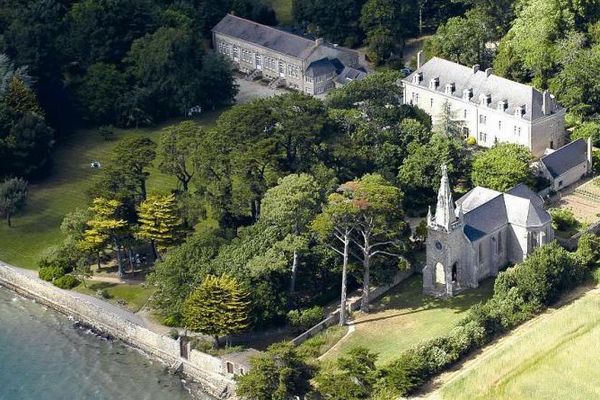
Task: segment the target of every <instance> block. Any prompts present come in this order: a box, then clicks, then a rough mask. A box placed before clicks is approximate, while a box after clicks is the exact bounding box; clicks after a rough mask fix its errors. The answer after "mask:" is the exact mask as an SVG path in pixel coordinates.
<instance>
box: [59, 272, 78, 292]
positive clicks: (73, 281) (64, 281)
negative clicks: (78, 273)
mask: <svg viewBox="0 0 600 400" xmlns="http://www.w3.org/2000/svg"><path fill="white" fill-rule="evenodd" d="M54 285H55V286H57V287H59V288H61V289H73V288H74V287H75V286H77V285H79V281H78V280H77V278H75V277H74V276H73V275H64V276H61V277H60V278H58V279H55V280H54Z"/></svg>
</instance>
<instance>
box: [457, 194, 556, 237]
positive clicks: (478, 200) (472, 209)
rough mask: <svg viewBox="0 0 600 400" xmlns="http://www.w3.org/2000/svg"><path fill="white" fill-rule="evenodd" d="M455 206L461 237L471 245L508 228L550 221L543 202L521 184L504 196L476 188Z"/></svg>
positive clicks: (535, 225) (542, 223)
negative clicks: (460, 221) (461, 225)
mask: <svg viewBox="0 0 600 400" xmlns="http://www.w3.org/2000/svg"><path fill="white" fill-rule="evenodd" d="M456 206H457V207H456V210H457V213H458V212H459V210H460V209H462V212H463V215H464V222H465V226H464V233H465V235H466V236H467V238H468V239H469V240H470V241H471V242H474V241H477V240H479V239H481V238H482V237H484V236H486V235H488V234H490V233H493V232H495V231H496V230H498V229H500V228H502V227H503V226H505V225H508V224H515V225H519V226H524V227H539V226H543V225H545V224H547V223H548V222H550V221H551V217H550V214H548V212H547V211H546V210H545V209H544V202H543V200H542V199H541V198H540V197H539V196H538V195H537V194H536V193H534V192H533V191H531V189H529V188H528V187H527V186H525V185H523V184H519V185H517V186H515V187H514V188H512V189H511V190H509V191H508V192H506V193H501V192H498V191H496V190H491V189H487V188H483V187H480V186H478V187H476V188H474V189H472V190H470V191H469V192H468V193H467V194H465V195H464V196H463V197H461V198H460V199H458V200H457V201H456Z"/></svg>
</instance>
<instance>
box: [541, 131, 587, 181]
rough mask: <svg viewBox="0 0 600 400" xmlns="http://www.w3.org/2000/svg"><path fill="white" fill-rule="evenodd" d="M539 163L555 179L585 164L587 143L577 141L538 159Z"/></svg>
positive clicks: (580, 140)
mask: <svg viewBox="0 0 600 400" xmlns="http://www.w3.org/2000/svg"><path fill="white" fill-rule="evenodd" d="M540 162H541V163H542V164H544V166H545V167H546V168H547V169H548V172H550V175H552V177H553V178H557V177H559V176H561V175H562V174H564V173H565V172H567V171H568V170H570V169H571V168H574V167H576V166H578V165H580V164H581V163H584V162H587V142H586V141H585V140H583V139H577V140H575V141H574V142H571V143H569V144H567V145H565V146H563V147H561V148H560V149H558V150H556V151H555V152H552V153H550V154H548V155H546V156H544V157H542V158H541V159H540Z"/></svg>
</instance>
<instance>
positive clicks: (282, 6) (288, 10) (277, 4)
mask: <svg viewBox="0 0 600 400" xmlns="http://www.w3.org/2000/svg"><path fill="white" fill-rule="evenodd" d="M265 3H266V4H268V5H270V6H271V7H273V9H274V10H275V14H277V20H279V23H280V24H282V25H289V24H291V23H292V22H293V17H292V0H265Z"/></svg>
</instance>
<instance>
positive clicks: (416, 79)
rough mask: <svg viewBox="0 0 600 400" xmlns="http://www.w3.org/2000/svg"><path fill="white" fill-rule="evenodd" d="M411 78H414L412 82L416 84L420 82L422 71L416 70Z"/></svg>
mask: <svg viewBox="0 0 600 400" xmlns="http://www.w3.org/2000/svg"><path fill="white" fill-rule="evenodd" d="M413 79H414V83H416V84H417V85H418V84H420V83H421V82H422V81H423V73H422V72H417V73H416V74H415V76H414V78H413Z"/></svg>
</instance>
